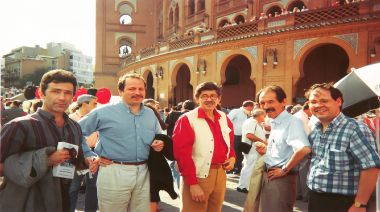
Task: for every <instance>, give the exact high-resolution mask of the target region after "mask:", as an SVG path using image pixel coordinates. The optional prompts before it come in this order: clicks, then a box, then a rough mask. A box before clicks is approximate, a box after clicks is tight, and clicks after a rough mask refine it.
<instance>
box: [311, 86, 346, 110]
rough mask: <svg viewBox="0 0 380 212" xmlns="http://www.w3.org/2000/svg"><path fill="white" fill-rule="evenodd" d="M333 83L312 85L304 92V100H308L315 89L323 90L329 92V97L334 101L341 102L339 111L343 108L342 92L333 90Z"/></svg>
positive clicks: (336, 89)
mask: <svg viewBox="0 0 380 212" xmlns="http://www.w3.org/2000/svg"><path fill="white" fill-rule="evenodd" d="M333 85H334V83H332V82H329V83H320V84H314V85H312V86H311V87H310V88H309V89H308V90H307V91H306V92H305V97H306V99H309V97H310V94H311V92H312V91H314V90H315V89H318V88H320V89H323V90H326V91H329V92H330V95H331V97H332V98H333V99H334V100H335V101H336V100H337V99H338V98H340V99H341V100H342V105H341V107H340V109H342V106H343V94H342V92H341V91H340V90H339V89H338V88H335V87H334V86H333Z"/></svg>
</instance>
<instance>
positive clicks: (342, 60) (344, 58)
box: [295, 44, 349, 102]
mask: <svg viewBox="0 0 380 212" xmlns="http://www.w3.org/2000/svg"><path fill="white" fill-rule="evenodd" d="M348 65H349V58H348V55H347V53H346V52H345V50H344V49H343V48H341V47H340V46H338V45H335V44H324V45H321V46H318V47H317V48H315V49H313V50H312V51H311V52H310V53H309V54H308V55H306V56H305V60H304V62H303V64H302V67H301V71H302V72H303V74H301V76H302V77H300V79H299V80H298V82H297V84H296V92H295V97H296V99H295V100H296V102H301V101H300V99H302V98H303V97H304V94H305V91H306V90H307V89H308V88H309V87H310V86H311V85H313V84H315V83H323V82H337V81H338V80H339V79H341V78H342V77H344V76H345V75H346V74H347V69H348Z"/></svg>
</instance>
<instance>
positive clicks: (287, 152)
mask: <svg viewBox="0 0 380 212" xmlns="http://www.w3.org/2000/svg"><path fill="white" fill-rule="evenodd" d="M305 146H310V143H309V140H308V139H307V135H306V132H305V130H304V128H303V123H302V121H301V120H299V119H297V118H296V117H293V116H292V115H291V114H290V113H288V112H287V111H286V110H284V111H282V113H280V114H279V115H278V116H277V117H276V118H275V119H273V120H271V132H270V136H269V139H268V148H267V152H266V154H265V158H264V161H265V163H266V164H267V166H269V167H282V166H283V165H285V164H286V163H287V162H288V160H290V158H291V157H292V155H293V153H294V152H295V151H297V150H298V149H301V148H303V147H305Z"/></svg>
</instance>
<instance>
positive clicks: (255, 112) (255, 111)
mask: <svg viewBox="0 0 380 212" xmlns="http://www.w3.org/2000/svg"><path fill="white" fill-rule="evenodd" d="M251 114H252V117H253V118H256V117H258V116H261V115H265V110H263V109H260V108H256V109H253V110H252V112H251Z"/></svg>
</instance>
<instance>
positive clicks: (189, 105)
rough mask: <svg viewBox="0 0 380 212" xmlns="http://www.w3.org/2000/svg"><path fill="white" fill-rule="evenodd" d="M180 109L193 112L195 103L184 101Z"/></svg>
mask: <svg viewBox="0 0 380 212" xmlns="http://www.w3.org/2000/svg"><path fill="white" fill-rule="evenodd" d="M182 107H183V109H185V110H194V108H195V107H196V104H195V102H193V101H191V100H186V101H184V102H183V104H182Z"/></svg>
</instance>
